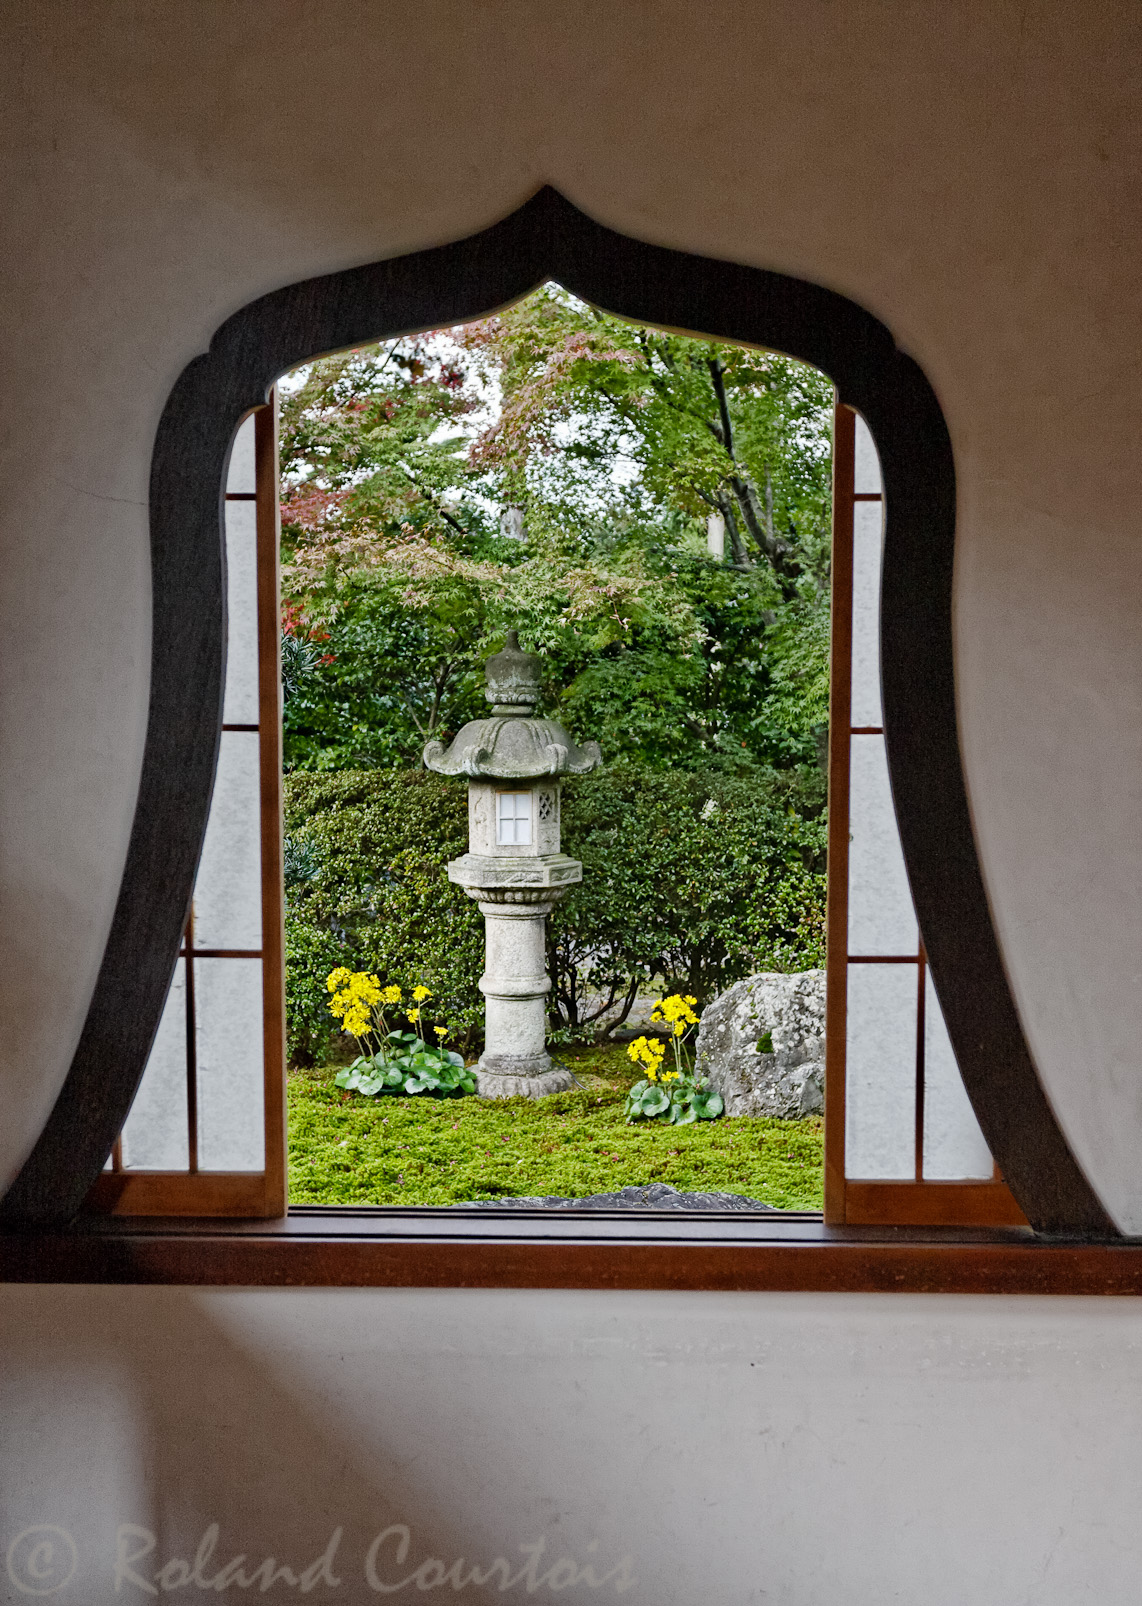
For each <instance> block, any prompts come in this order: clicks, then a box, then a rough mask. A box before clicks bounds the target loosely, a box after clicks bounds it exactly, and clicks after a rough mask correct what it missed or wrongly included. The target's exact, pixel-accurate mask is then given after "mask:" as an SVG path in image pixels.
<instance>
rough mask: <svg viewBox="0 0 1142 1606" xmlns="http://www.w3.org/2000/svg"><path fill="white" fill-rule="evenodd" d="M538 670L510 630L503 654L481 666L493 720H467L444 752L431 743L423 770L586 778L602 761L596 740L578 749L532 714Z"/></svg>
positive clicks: (506, 777)
mask: <svg viewBox="0 0 1142 1606" xmlns="http://www.w3.org/2000/svg"><path fill="white" fill-rule="evenodd" d="M540 671H541V665H540V661H539V659H538V658H537V657H536V656H535V655H534V654H533V653H527V652H523V651H521V649H520V645H519V638H518V636H517V634H516V632H515V631H514V630H509V631H508V639H507V645H506V646H505V647H504V650H503V651H502V652H498V653H496V655H495V657H494V658H489V659H488V662H487V665H486V666H485V676H486V679H487V691H486V692H485V696H486V697H487V699H488V701H489V702H490V703H491V705H492V712H491V717H490V718H489V719H473V720H470V721H469V723H468V724H467V725H465V726H464V728H463V729H462V730H461V731H459V732H458V733H457V735H456V737H455V738H454V739H453V741H452V742H451V743H450V744H449V746H448V748H447V750H446V749H445V748H444V745H443V744H442V743H441V742H429V743H428V745H427V747H426V748H425V749H424V763H425V767H426V768H427V769H430V770H435V771H436V773H437V774H438V775H467V776H468V777H469V778H470V779H477V778H483V779H486V780H493V781H530V780H539V779H541V778H542V777H543V776H545V775H586V774H587V772H588V771H589V770H593V769H597V768H598V767H599V765H600V764H601V763H602V762H603V755H602V753H601V752H600V751H599V744H598V742H583V743H582V745H580V744H578V743H576V742H575V741H574V739H573V738H572V737H570V736H568V734H567V732H566V731H565V730H564V729H563V727H562V725H558V724H556V722H555V720H553V719H543V718H540V717H537V716H536V715H535V712H534V710H535V705H536V703H537V702H538V701H539V688H540Z"/></svg>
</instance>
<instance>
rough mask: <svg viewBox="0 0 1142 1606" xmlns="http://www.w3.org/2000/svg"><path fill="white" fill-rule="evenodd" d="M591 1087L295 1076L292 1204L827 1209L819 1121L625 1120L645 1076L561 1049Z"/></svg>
mask: <svg viewBox="0 0 1142 1606" xmlns="http://www.w3.org/2000/svg"><path fill="white" fill-rule="evenodd" d="M559 1058H560V1059H561V1060H562V1061H563V1062H564V1063H566V1064H568V1065H570V1066H571V1068H572V1069H573V1070H574V1072H575V1075H576V1076H577V1077H578V1079H579V1081H580V1082H581V1083H582V1084H583V1086H582V1087H581V1088H577V1089H575V1090H574V1091H572V1092H570V1093H562V1094H559V1095H557V1096H556V1097H554V1098H547V1099H538V1100H530V1099H503V1100H485V1099H476V1098H467V1099H442V1100H441V1099H427V1098H391V1097H388V1098H379V1099H366V1098H362V1097H361V1096H360V1095H358V1094H343V1093H342V1092H341V1089H340V1088H337V1087H335V1086H334V1085H333V1078H334V1076H335V1074H336V1069H335V1068H331V1069H321V1070H315V1071H298V1072H294V1073H292V1074H291V1076H290V1081H289V1139H290V1141H289V1149H290V1199H291V1201H292V1203H294V1204H377V1205H392V1204H397V1205H448V1204H458V1203H460V1202H462V1201H464V1200H475V1199H496V1198H502V1197H507V1196H512V1195H516V1194H560V1195H563V1196H566V1197H568V1198H582V1197H583V1196H584V1195H587V1194H591V1193H612V1192H614V1191H616V1190H617V1189H619V1188H624V1187H629V1186H632V1185H634V1186H646V1185H647V1184H648V1183H651V1182H665V1183H669V1185H670V1186H671V1187H674V1188H678V1189H681V1190H687V1191H690V1190H692V1191H694V1192H715V1191H718V1192H726V1193H740V1194H745V1195H747V1196H748V1197H750V1198H754V1199H761V1200H763V1201H764V1202H765V1203H766V1204H770V1205H776V1206H777V1207H779V1208H781V1209H785V1210H817V1209H820V1206H821V1189H822V1164H823V1133H822V1128H821V1122H820V1121H818V1120H806V1121H771V1120H747V1119H737V1120H725V1119H723V1120H720V1121H703V1122H700V1123H697V1124H696V1125H694V1126H685V1127H670V1126H665V1125H663V1124H662V1123H660V1122H657V1121H653V1122H647V1121H644V1122H638V1123H636V1124H635V1125H632V1126H627V1125H626V1123H625V1122H624V1120H623V1101H624V1099H625V1097H626V1091H627V1088H628V1087H629V1086H630V1084H631V1082H632V1081H634V1080H636V1073H635V1072H634V1071H633V1068H631V1067H630V1065H629V1061H628V1060H627V1059H626V1056H625V1053H624V1051H623V1049H622V1048H621V1047H619V1048H616V1047H613V1046H611V1047H607V1048H586V1049H583V1048H572V1049H566V1050H564V1049H561V1050H560V1051H559Z"/></svg>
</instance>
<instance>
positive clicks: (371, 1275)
mask: <svg viewBox="0 0 1142 1606" xmlns="http://www.w3.org/2000/svg"><path fill="white" fill-rule="evenodd" d="M0 1279H2V1280H5V1281H8V1282H57V1283H119V1284H130V1283H151V1284H168V1285H180V1286H193V1287H210V1286H219V1287H221V1286H255V1287H258V1286H260V1287H273V1288H283V1287H309V1288H315V1287H325V1288H382V1287H393V1288H597V1289H677V1290H686V1289H689V1290H729V1289H740V1290H755V1291H760V1290H773V1291H799V1292H833V1293H840V1292H849V1293H857V1292H865V1293H945V1294H946V1293H974V1294H979V1293H992V1294H1139V1293H1142V1243H1098V1244H1095V1243H1081V1242H1070V1241H1068V1242H1062V1241H1057V1240H1053V1241H1045V1240H1043V1239H1037V1238H1036V1237H1034V1235H1033V1234H1032V1233H1031V1232H1030V1230H1029V1229H1020V1228H1018V1227H1011V1228H999V1229H983V1228H976V1229H970V1228H942V1229H941V1228H917V1227H911V1228H907V1227H873V1226H870V1227H840V1228H838V1227H827V1226H825V1224H824V1222H823V1221H822V1219H821V1218H820V1216H818V1215H814V1214H809V1213H805V1214H801V1213H794V1212H790V1213H787V1214H786V1213H782V1214H780V1215H776V1216H774V1217H768V1216H741V1215H715V1214H712V1213H711V1214H701V1215H698V1214H695V1215H686V1214H683V1213H681V1212H678V1213H674V1212H670V1213H669V1214H667V1213H665V1212H655V1211H645V1212H643V1211H614V1212H609V1211H598V1212H591V1214H590V1215H589V1216H588V1215H585V1214H580V1213H575V1214H572V1213H570V1212H567V1213H563V1212H560V1213H555V1212H550V1211H542V1210H535V1211H522V1210H519V1211H517V1210H513V1211H510V1212H509V1211H506V1210H488V1211H481V1210H476V1209H474V1210H471V1211H467V1210H465V1211H457V1210H444V1209H436V1210H433V1209H377V1208H357V1209H350V1208H346V1209H334V1208H313V1207H310V1208H306V1207H300V1208H294V1209H291V1210H290V1211H289V1213H288V1215H287V1216H285V1217H284V1218H282V1219H281V1220H275V1221H223V1220H218V1219H210V1220H188V1219H179V1220H173V1219H171V1220H164V1219H161V1218H150V1219H147V1220H139V1221H128V1220H124V1219H123V1218H122V1217H118V1218H107V1217H95V1216H91V1217H84V1218H82V1219H81V1220H80V1221H78V1222H77V1223H76V1224H75V1225H74V1226H73V1227H72V1228H70V1229H69V1230H67V1231H57V1232H18V1231H8V1232H5V1233H4V1234H2V1235H0Z"/></svg>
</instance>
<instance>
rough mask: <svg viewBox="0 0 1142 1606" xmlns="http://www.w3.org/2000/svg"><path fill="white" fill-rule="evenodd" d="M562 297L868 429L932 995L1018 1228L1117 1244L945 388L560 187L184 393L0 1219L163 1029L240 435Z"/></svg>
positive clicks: (797, 293) (300, 322) (157, 482)
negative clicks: (1023, 916) (477, 327)
mask: <svg viewBox="0 0 1142 1606" xmlns="http://www.w3.org/2000/svg"><path fill="white" fill-rule="evenodd" d="M549 277H550V278H555V279H557V280H558V281H559V282H560V283H562V284H564V285H565V286H566V287H567V288H568V289H569V290H571V291H573V292H574V293H575V294H576V295H578V296H580V297H582V298H583V299H584V300H587V301H590V302H593V303H596V304H597V305H599V306H601V307H603V308H605V309H607V310H608V311H611V312H615V313H618V314H621V315H623V316H626V317H630V318H633V319H637V320H640V321H644V322H647V323H654V324H659V325H662V326H665V327H668V328H673V329H679V330H686V331H692V332H696V333H701V334H705V335H710V336H714V337H719V338H725V339H730V340H739V341H744V342H747V343H749V344H753V345H758V346H765V347H771V348H773V349H776V350H779V351H782V352H786V353H788V354H790V355H791V356H794V357H798V358H800V359H802V360H803V361H805V362H809V363H812V364H814V365H815V366H817V367H818V368H820V369H822V370H823V371H824V372H825V373H826V374H828V375H829V376H830V378H831V379H832V380H833V381H834V383H835V384H836V386H837V390H838V393H839V396H840V398H841V400H842V401H844V402H845V403H847V404H848V405H850V406H852V407H854V408H856V409H857V410H858V411H859V412H860V413H862V414H863V416H864V417H865V418H866V420H867V421H868V423H869V426H870V428H871V429H872V432H873V435H874V436H875V438H876V442H877V446H878V448H879V450H880V454H881V463H882V469H883V475H884V494H885V502H886V507H887V537H886V552H885V575H884V590H883V599H884V601H883V619H884V625H883V653H884V699H885V730H886V738H887V744H888V757H889V768H890V773H891V777H892V784H893V792H894V797H895V800H896V807H897V812H898V817H899V822H900V829H901V836H902V839H903V844H904V853H905V858H906V861H907V864H908V870H909V875H910V877H911V882H912V890H913V895H914V898H915V902H916V907H917V911H918V914H919V918H920V926H921V929H922V931H923V936H924V943H925V946H926V949H927V951H928V954H929V956H930V962H931V969H932V975H933V980H934V982H935V985H936V990H937V993H938V995H939V998H940V1003H941V1005H942V1007H943V1010H944V1014H945V1018H946V1020H947V1023H948V1030H949V1032H950V1034H951V1038H952V1042H953V1044H954V1046H955V1050H956V1054H957V1057H958V1059H959V1062H960V1067H961V1070H962V1072H963V1076H964V1081H965V1084H966V1086H967V1089H968V1094H969V1096H970V1098H971V1100H972V1104H973V1106H974V1108H975V1110H976V1113H977V1115H978V1117H979V1120H980V1125H981V1126H982V1128H983V1131H984V1135H985V1137H986V1138H987V1141H988V1143H989V1144H990V1146H991V1149H992V1152H993V1154H994V1155H995V1157H996V1159H997V1161H998V1163H999V1165H1000V1167H1001V1168H1002V1171H1003V1174H1004V1176H1005V1178H1006V1179H1007V1181H1008V1182H1009V1184H1010V1186H1011V1189H1012V1191H1013V1193H1014V1194H1015V1197H1016V1199H1017V1200H1018V1202H1019V1204H1020V1206H1021V1207H1022V1209H1023V1210H1024V1212H1025V1213H1026V1215H1027V1217H1028V1219H1029V1220H1030V1221H1031V1222H1032V1223H1033V1224H1034V1225H1035V1226H1036V1227H1037V1228H1040V1229H1042V1230H1044V1231H1048V1232H1067V1233H1083V1234H1088V1235H1095V1236H1097V1235H1107V1236H1109V1235H1112V1233H1113V1228H1112V1226H1111V1223H1110V1221H1109V1220H1108V1218H1107V1216H1106V1214H1105V1212H1104V1211H1103V1209H1102V1208H1101V1206H1100V1204H1099V1202H1098V1200H1097V1198H1096V1197H1095V1195H1094V1193H1093V1191H1092V1190H1091V1188H1090V1186H1089V1184H1088V1183H1087V1182H1086V1180H1085V1178H1084V1177H1083V1175H1082V1173H1081V1171H1080V1170H1079V1167H1078V1165H1077V1163H1076V1162H1075V1160H1074V1158H1073V1156H1072V1155H1071V1153H1070V1151H1069V1149H1068V1147H1067V1144H1066V1141H1065V1138H1064V1137H1063V1134H1062V1132H1061V1130H1060V1129H1059V1127H1058V1124H1057V1123H1056V1121H1055V1119H1054V1116H1053V1114H1052V1112H1051V1109H1050V1106H1049V1104H1048V1102H1047V1100H1046V1097H1045V1095H1044V1093H1043V1091H1042V1088H1041V1087H1040V1084H1039V1081H1038V1079H1037V1077H1036V1074H1035V1070H1034V1066H1033V1064H1032V1061H1031V1058H1030V1054H1029V1052H1028V1049H1027V1045H1026V1043H1025V1041H1024V1038H1023V1034H1022V1031H1021V1028H1020V1025H1019V1020H1018V1016H1017V1014H1016V1010H1015V1006H1014V1002H1013V1000H1012V997H1011V993H1010V989H1009V988H1008V985H1007V981H1006V977H1005V974H1004V970H1003V966H1002V964H1001V962H1000V956H999V950H998V944H997V941H996V937H995V933H994V930H993V927H992V923H991V917H990V912H989V909H988V905H987V899H986V896H985V893H984V888H983V879H982V875H981V872H980V866H979V862H978V858H977V856H976V851H975V844H974V840H973V836H972V830H971V821H970V816H969V813H968V807H967V799H966V793H965V788H964V780H963V775H962V771H961V767H960V756H959V743H958V734H957V727H956V711H955V698H954V685H953V658H952V634H951V576H952V559H953V552H954V542H955V474H954V468H953V461H952V453H951V446H950V442H949V439H948V434H947V430H946V427H945V424H944V419H943V416H942V414H941V412H940V408H939V405H938V403H937V401H936V398H935V396H934V394H933V392H932V390H931V387H930V386H929V384H928V383H927V380H926V379H925V377H924V375H923V374H922V373H921V371H920V369H919V368H918V367H917V365H916V364H915V363H914V362H912V361H911V359H909V358H908V357H906V356H904V355H903V354H902V353H900V352H898V351H897V350H896V347H895V344H894V342H893V339H892V336H891V335H890V333H889V332H888V330H887V329H886V328H885V327H884V326H883V325H882V324H881V323H879V322H878V321H877V320H876V319H875V318H873V317H872V316H871V315H870V314H869V313H867V312H865V311H864V310H863V309H862V308H860V307H858V306H857V305H856V304H855V303H853V302H851V301H849V300H847V299H846V298H845V297H843V296H840V295H837V294H836V293H834V292H833V291H830V290H828V289H825V288H823V287H822V286H819V285H812V284H808V283H805V282H804V281H801V280H797V279H792V278H788V277H785V276H783V275H781V274H775V273H769V272H766V271H764V270H762V269H758V268H751V267H745V266H741V265H738V264H734V263H727V262H717V261H712V260H709V259H707V258H703V257H696V256H690V255H686V254H684V253H680V252H676V251H671V250H667V249H665V248H662V247H659V246H654V245H648V244H646V243H644V242H641V241H636V240H631V239H628V238H626V237H624V236H621V235H618V234H615V233H613V232H611V231H609V230H607V229H605V228H603V227H601V226H600V225H598V224H596V223H594V222H593V221H591V220H590V219H589V218H587V217H585V216H584V215H583V214H582V213H580V212H578V211H577V210H576V209H575V208H574V207H573V206H571V205H570V203H569V202H567V201H565V200H564V199H563V198H562V197H561V196H559V195H558V194H556V193H555V192H554V191H553V190H551V189H544V190H541V191H540V192H539V193H538V194H537V195H535V196H534V197H533V198H532V199H531V200H530V201H529V202H527V204H526V205H525V206H523V207H522V208H521V209H520V210H519V211H518V212H516V213H514V214H513V215H512V216H511V217H509V218H507V219H505V220H504V221H503V222H502V223H499V224H496V225H495V226H494V227H493V228H490V229H488V230H485V231H484V232H483V233H481V234H477V235H475V236H473V237H471V238H470V239H467V240H462V241H460V242H458V243H457V244H454V245H449V246H443V247H440V248H437V249H434V250H430V251H422V252H418V253H415V254H413V255H410V256H405V257H400V258H396V259H394V260H391V261H387V262H379V263H373V264H370V265H368V266H364V267H359V268H353V269H350V270H347V271H345V272H341V273H335V274H330V275H327V276H324V277H321V278H317V279H310V280H307V281H305V282H303V283H300V284H296V285H292V286H290V287H288V288H286V289H283V290H278V291H275V292H273V293H272V294H270V295H267V296H263V297H262V298H260V299H259V300H257V301H255V302H252V303H251V304H250V305H249V306H247V307H244V308H242V309H241V311H239V312H237V313H236V314H235V315H234V316H233V317H231V318H230V319H228V320H227V322H226V323H224V324H223V325H222V327H221V328H220V329H219V331H218V333H217V335H216V336H215V338H214V340H213V341H212V343H211V347H210V351H209V352H208V353H207V354H205V355H204V356H201V357H198V358H196V359H195V360H194V361H193V362H192V363H191V364H190V365H189V367H188V368H187V369H186V370H185V372H184V373H183V375H182V376H181V378H180V379H179V381H178V383H177V385H176V386H175V389H174V391H173V392H172V394H171V397H170V399H169V401H168V403H167V406H166V409H165V410H164V413H163V416H162V419H161V420H160V422H159V426H158V432H157V436H156V441H155V448H154V455H153V459H152V474H151V531H152V573H153V587H154V621H153V649H152V668H151V698H150V713H149V722H148V729H147V739H146V747H145V751H144V757H143V771H142V779H141V782H140V790H139V799H138V805H137V809H136V816H135V822H134V826H133V829H132V834H131V839H130V844H129V847H128V853H127V860H126V865H125V869H124V874H123V881H122V886H121V890H120V894H119V899H118V904H117V907H116V910H115V915H114V919H113V923H112V928H111V933H110V936H109V939H108V943H107V947H106V950H105V953H104V957H103V962H102V966H101V968H100V972H99V977H98V980H97V983H96V988H95V992H94V995H93V998H92V1001H91V1005H90V1009H89V1012H88V1016H87V1021H86V1023H85V1026H84V1030H83V1034H82V1037H81V1040H80V1043H79V1047H78V1048H77V1051H76V1054H75V1058H74V1060H73V1062H72V1065H71V1068H70V1071H69V1073H68V1076H67V1078H66V1080H65V1083H64V1086H63V1088H62V1090H61V1092H60V1095H59V1097H58V1099H57V1101H56V1104H55V1107H54V1109H53V1110H52V1113H51V1115H50V1117H49V1119H48V1122H47V1124H46V1126H45V1128H44V1131H43V1133H42V1134H41V1137H40V1139H39V1141H38V1143H37V1144H36V1146H35V1148H34V1150H33V1152H32V1154H31V1156H30V1157H29V1159H28V1161H27V1163H26V1164H25V1166H24V1168H23V1170H22V1171H21V1173H20V1175H19V1176H18V1177H17V1179H16V1181H15V1183H14V1184H13V1186H12V1188H11V1190H10V1191H9V1193H8V1195H7V1197H6V1198H5V1200H4V1202H3V1206H2V1207H0V1210H2V1213H3V1215H5V1216H6V1217H8V1218H9V1219H13V1218H14V1219H18V1220H20V1221H23V1222H26V1223H41V1224H49V1223H53V1222H60V1221H65V1220H67V1219H69V1218H70V1217H71V1216H73V1215H74V1213H75V1212H76V1211H77V1209H78V1208H79V1206H80V1204H81V1202H82V1200H83V1199H84V1197H85V1195H86V1194H87V1192H88V1190H89V1189H90V1187H91V1186H92V1184H93V1182H94V1181H95V1179H96V1178H97V1177H98V1176H99V1174H100V1171H101V1169H102V1167H103V1164H104V1162H105V1160H106V1158H107V1156H108V1154H109V1153H110V1151H111V1147H112V1144H113V1143H114V1140H115V1137H116V1135H117V1133H118V1132H119V1130H120V1128H121V1127H122V1124H123V1121H124V1120H125V1118H126V1115H127V1112H128V1110H129V1108H130V1105H131V1101H132V1099H133V1097H134V1094H135V1090H136V1088H137V1086H138V1082H139V1079H140V1077H141V1075H142V1072H143V1067H144V1065H145V1063H146V1059H147V1055H148V1052H149V1050H150V1045H151V1042H152V1040H153V1037H154V1033H155V1030H156V1028H157V1025H158V1021H159V1017H160V1014H161V1011H162V1006H163V1001H164V999H165V996H166V991H167V988H168V986H169V982H170V977H171V973H172V971H173V967H174V961H175V956H176V954H177V951H178V946H179V940H180V936H181V932H182V928H183V925H184V923H185V919H186V914H187V909H188V904H189V899H190V894H191V889H192V887H193V883H194V875H195V870H196V868H197V864H198V858H199V854H200V852H201V846H202V839H203V834H204V830H205V825H206V816H207V811H208V808H209V803H210V793H211V787H212V784H213V777H214V769H215V763H216V756H217V746H218V733H219V726H220V719H221V696H222V685H223V650H224V639H225V638H224V624H225V620H224V606H225V604H224V574H223V544H222V538H221V529H222V523H221V514H222V492H223V487H224V482H225V471H226V465H227V461H228V456H229V452H230V448H231V443H232V441H233V437H234V434H235V431H236V429H237V427H238V425H239V423H240V422H241V420H242V418H243V417H244V416H245V414H246V413H248V412H249V411H250V410H251V409H252V408H255V407H258V406H260V405H262V404H264V403H265V401H266V398H267V396H268V394H269V391H270V388H271V386H272V385H273V382H274V381H275V379H276V378H277V377H278V376H279V375H280V374H282V373H283V372H285V371H287V370H288V369H290V368H292V367H295V366H296V365H297V364H298V363H301V362H303V361H305V360H307V359H310V358H312V357H314V356H317V355H320V354H323V353H326V352H330V351H336V350H339V349H342V348H344V347H347V346H353V345H359V344H362V343H364V342H367V341H370V340H377V339H381V338H388V337H391V336H393V335H397V334H400V333H405V332H411V331H414V330H419V329H426V328H432V327H434V326H441V325H448V324H453V323H458V322H462V321H464V320H466V319H470V318H473V317H477V316H480V315H483V314H487V313H489V312H491V311H493V310H494V309H496V308H497V307H501V306H504V305H506V304H507V303H509V302H511V301H514V300H516V299H518V298H519V297H520V296H522V295H524V294H526V293H527V292H528V291H529V290H531V289H533V288H534V287H535V286H537V285H538V284H540V283H542V281H543V280H544V279H546V278H549ZM140 1252H141V1251H140ZM804 1252H805V1253H810V1252H812V1253H816V1252H817V1250H816V1249H813V1250H811V1251H810V1250H806V1251H804ZM449 1253H452V1251H449ZM513 1253H515V1251H513ZM519 1253H523V1254H526V1251H519ZM584 1253H585V1254H587V1253H588V1252H587V1251H584ZM507 1275H508V1274H507V1273H506V1272H505V1277H507ZM255 1280H257V1279H255ZM632 1286H633V1285H632Z"/></svg>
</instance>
